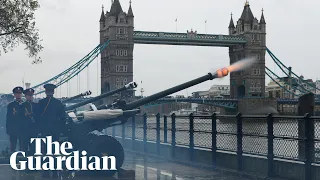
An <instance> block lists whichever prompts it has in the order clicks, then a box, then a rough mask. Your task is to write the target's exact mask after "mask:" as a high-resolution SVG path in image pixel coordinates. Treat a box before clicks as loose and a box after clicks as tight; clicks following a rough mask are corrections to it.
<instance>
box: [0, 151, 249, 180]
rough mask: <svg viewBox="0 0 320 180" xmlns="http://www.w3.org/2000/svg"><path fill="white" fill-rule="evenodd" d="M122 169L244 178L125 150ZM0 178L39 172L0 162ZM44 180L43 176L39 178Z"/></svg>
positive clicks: (27, 178) (149, 177)
mask: <svg viewBox="0 0 320 180" xmlns="http://www.w3.org/2000/svg"><path fill="white" fill-rule="evenodd" d="M123 168H124V169H129V170H135V179H136V180H143V179H144V180H158V179H166V180H167V179H168V180H169V179H176V180H191V179H202V180H215V179H224V180H244V178H240V177H237V176H236V175H231V174H230V173H227V172H224V171H213V170H205V169H200V168H195V167H189V166H185V165H180V164H175V163H171V162H167V161H164V160H160V159H157V158H153V157H150V156H144V155H141V154H137V153H133V152H126V160H125V164H124V167H123ZM0 179H3V180H8V179H11V180H38V179H40V173H39V172H35V173H25V172H22V171H14V170H12V169H11V167H10V165H8V164H3V165H1V164H0ZM41 179H42V180H45V178H41ZM74 179H75V180H91V179H92V180H93V179H94V180H107V179H110V180H111V179H112V180H116V179H120V178H116V177H115V178H96V177H95V178H87V177H86V178H84V177H77V176H76V178H74ZM121 179H123V180H125V179H126V180H132V178H130V179H129V178H121Z"/></svg>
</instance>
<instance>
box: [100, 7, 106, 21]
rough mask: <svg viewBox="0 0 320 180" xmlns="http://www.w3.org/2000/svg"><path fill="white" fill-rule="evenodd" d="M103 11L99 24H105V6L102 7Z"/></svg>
mask: <svg viewBox="0 0 320 180" xmlns="http://www.w3.org/2000/svg"><path fill="white" fill-rule="evenodd" d="M101 8H102V11H101V16H100V21H99V22H105V15H104V7H103V5H102V6H101Z"/></svg>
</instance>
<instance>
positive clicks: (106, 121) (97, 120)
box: [65, 68, 229, 176]
mask: <svg viewBox="0 0 320 180" xmlns="http://www.w3.org/2000/svg"><path fill="white" fill-rule="evenodd" d="M228 73H229V70H228V69H227V68H222V69H219V70H218V71H216V72H212V73H208V74H207V75H204V76H202V77H199V78H196V79H194V80H191V81H189V82H186V83H183V84H180V85H178V86H175V87H172V88H169V89H166V90H164V91H161V92H159V93H156V94H153V95H151V96H148V97H145V98H142V99H139V100H136V101H133V102H129V103H126V102H125V101H124V100H118V101H116V102H114V103H113V104H111V105H107V106H106V105H102V106H98V107H96V106H95V105H93V104H91V110H90V111H84V112H81V113H78V114H76V113H74V112H73V111H72V110H73V109H75V108H78V107H81V106H83V105H86V104H90V103H92V102H94V101H97V100H100V99H102V98H105V97H107V96H110V95H111V94H114V93H118V92H120V91H123V90H125V89H128V88H129V87H133V88H134V87H136V84H135V83H134V84H131V85H126V86H125V87H123V88H120V89H117V90H114V91H110V92H108V93H105V94H102V95H100V96H97V97H94V98H92V99H88V100H86V101H83V102H80V103H77V104H74V105H71V106H68V107H66V112H67V113H68V115H69V119H68V121H67V125H66V130H65V137H66V138H67V140H68V141H69V142H71V143H72V144H73V146H74V147H75V148H76V149H77V150H86V151H87V152H88V155H94V156H99V157H102V156H106V155H107V156H115V157H116V167H117V169H120V168H121V166H122V165H123V162H124V150H123V147H122V145H121V144H120V143H119V142H118V141H117V140H116V139H115V138H113V137H111V136H108V135H105V134H103V133H102V131H103V130H104V129H106V128H108V127H112V126H116V125H121V124H124V123H126V122H127V120H128V119H129V118H130V117H132V116H134V115H136V114H138V113H140V110H139V107H140V106H142V105H144V104H147V103H150V102H152V101H155V100H157V99H160V98H163V97H166V96H168V95H170V94H173V93H176V92H178V91H181V90H184V89H186V88H189V87H191V86H194V85H197V84H200V83H202V82H205V81H208V80H213V79H215V78H220V77H224V76H227V75H228ZM110 108H111V109H110ZM88 173H90V174H91V173H92V172H88ZM94 173H95V175H97V174H100V175H104V176H112V175H113V174H114V173H116V172H115V171H96V172H94Z"/></svg>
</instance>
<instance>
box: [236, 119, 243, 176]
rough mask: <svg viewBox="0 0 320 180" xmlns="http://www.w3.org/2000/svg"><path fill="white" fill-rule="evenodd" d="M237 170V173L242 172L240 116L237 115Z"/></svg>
mask: <svg viewBox="0 0 320 180" xmlns="http://www.w3.org/2000/svg"><path fill="white" fill-rule="evenodd" d="M236 118H237V168H238V171H241V170H242V153H243V151H242V137H243V134H242V114H241V113H238V114H237V116H236Z"/></svg>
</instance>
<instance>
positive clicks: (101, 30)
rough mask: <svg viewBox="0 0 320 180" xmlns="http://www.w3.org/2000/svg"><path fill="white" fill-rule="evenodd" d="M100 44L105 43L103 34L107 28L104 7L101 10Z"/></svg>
mask: <svg viewBox="0 0 320 180" xmlns="http://www.w3.org/2000/svg"><path fill="white" fill-rule="evenodd" d="M99 22H100V31H99V32H100V43H103V41H102V40H103V39H104V33H103V29H104V28H105V26H106V16H105V14H104V9H103V5H102V10H101V16H100V20H99Z"/></svg>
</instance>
